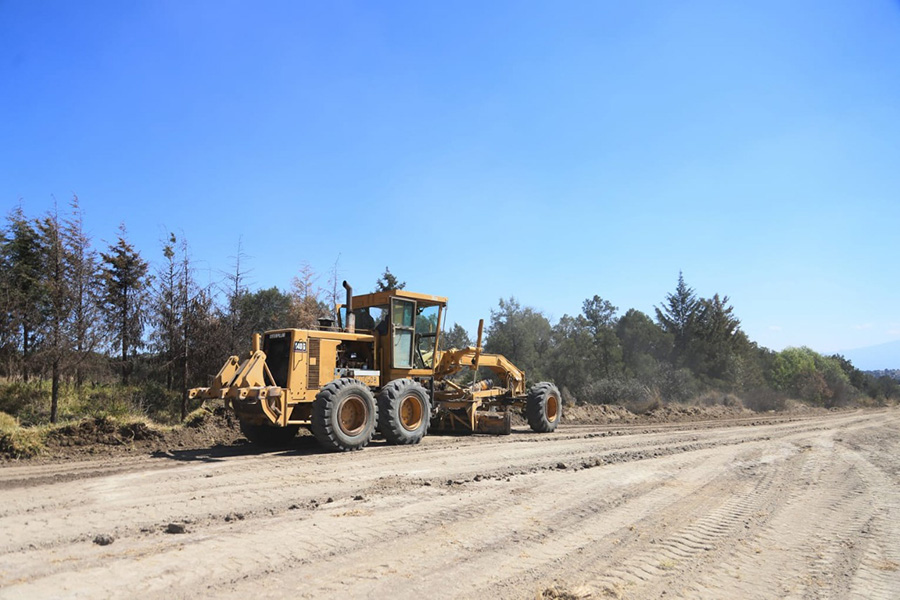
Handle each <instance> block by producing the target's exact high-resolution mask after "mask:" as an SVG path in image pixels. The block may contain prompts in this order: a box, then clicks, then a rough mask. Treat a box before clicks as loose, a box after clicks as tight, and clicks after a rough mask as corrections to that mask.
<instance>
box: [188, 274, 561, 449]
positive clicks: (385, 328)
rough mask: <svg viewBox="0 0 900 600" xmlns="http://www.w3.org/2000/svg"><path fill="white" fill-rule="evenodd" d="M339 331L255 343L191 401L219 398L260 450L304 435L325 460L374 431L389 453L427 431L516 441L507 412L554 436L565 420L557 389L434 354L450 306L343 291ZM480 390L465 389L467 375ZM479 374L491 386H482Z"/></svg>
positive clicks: (484, 363) (477, 359)
mask: <svg viewBox="0 0 900 600" xmlns="http://www.w3.org/2000/svg"><path fill="white" fill-rule="evenodd" d="M344 287H345V288H346V290H347V300H346V303H345V304H339V305H338V306H337V307H336V308H337V316H338V319H337V323H335V322H334V321H331V320H326V319H323V320H320V326H319V328H318V329H278V330H273V331H267V332H265V333H264V334H262V336H260V335H259V334H254V335H253V345H252V349H251V351H250V352H249V353H248V354H246V355H244V356H243V357H237V356H231V357H229V359H228V361H226V363H225V365H224V366H223V367H222V369H221V370H220V371H219V373H218V374H217V375H216V376H215V378H214V379H213V382H212V384H211V385H210V387H206V388H195V389H192V390H190V397H191V398H201V399H216V398H218V399H223V400H224V402H225V404H226V406H230V407H231V408H232V409H233V410H234V413H235V415H236V416H237V418H238V420H239V421H240V425H241V431H242V432H243V433H244V435H245V436H246V437H247V438H248V439H249V440H250V441H251V442H254V443H259V444H265V445H279V444H282V443H285V442H287V441H289V440H290V439H291V438H293V437H294V436H295V435H296V434H297V432H298V431H299V428H300V427H308V428H310V429H311V430H312V432H313V434H314V435H315V437H316V439H317V440H318V441H319V443H320V444H321V445H322V446H323V447H325V448H326V449H329V450H336V451H348V450H359V449H361V448H363V447H365V446H366V445H367V444H368V443H369V441H371V439H372V437H373V435H374V434H375V432H376V430H377V431H379V432H380V433H381V435H383V436H384V438H385V439H386V440H387V441H388V442H389V443H391V444H416V443H418V442H419V441H421V439H422V438H423V437H424V436H425V434H426V433H427V431H428V430H429V428H431V429H432V430H443V431H457V432H465V433H494V434H508V433H510V428H511V421H510V415H511V411H514V410H520V411H524V414H525V416H526V417H527V420H528V423H529V425H530V426H531V429H532V430H534V431H536V432H551V431H553V430H554V429H556V426H557V424H558V423H559V421H560V419H561V417H562V403H561V401H560V394H559V390H557V388H556V386H554V385H553V384H552V383H547V382H543V383H538V384H537V385H535V386H533V387H532V388H531V389H530V390H526V388H525V372H524V371H522V370H521V369H518V368H517V367H516V366H515V365H513V364H512V363H511V362H510V361H509V360H507V359H506V358H505V357H503V356H501V355H498V354H485V353H483V352H482V348H481V338H482V332H483V325H484V323H483V321H482V322H481V323H479V327H478V341H477V343H476V345H475V346H474V347H468V348H462V349H456V348H454V349H451V350H447V351H440V350H439V347H440V346H439V343H440V335H441V328H442V325H443V322H442V319H443V316H444V312H445V309H446V306H447V299H446V298H443V297H440V296H431V295H428V294H417V293H413V292H407V291H405V290H389V291H384V292H375V293H372V294H363V295H359V296H353V290H352V288H351V287H350V285H349V284H348V283H347V282H346V281H345V282H344ZM466 369H471V370H472V371H473V372H474V373H475V378H474V380H473V381H471V382H468V383H466V384H463V383H460V382H458V381H457V380H456V379H455V378H454V376H455V375H457V374H458V373H460V372H461V371H463V370H466ZM479 369H485V370H487V371H488V372H489V373H490V374H491V377H490V378H485V379H483V380H481V381H479V380H478V379H477V376H478V374H479V372H480V371H479Z"/></svg>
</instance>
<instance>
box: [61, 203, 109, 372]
mask: <svg viewBox="0 0 900 600" xmlns="http://www.w3.org/2000/svg"><path fill="white" fill-rule="evenodd" d="M70 206H71V211H72V212H71V215H70V217H69V218H68V219H67V220H66V221H65V222H64V224H63V230H62V237H63V242H64V244H65V248H66V251H65V256H66V260H67V261H68V273H69V280H70V284H71V288H72V323H71V332H70V335H71V337H72V352H73V356H72V361H73V366H74V369H75V387H76V388H80V387H81V384H82V381H83V378H84V366H85V364H86V363H87V362H88V361H89V359H90V358H91V357H92V356H93V355H94V352H95V350H96V349H97V347H98V346H99V345H100V344H101V343H102V341H103V330H102V327H101V326H100V318H99V317H100V309H99V306H100V291H101V290H100V286H101V279H100V265H99V264H98V261H97V253H96V251H94V249H93V248H92V247H91V239H90V237H89V236H88V235H87V233H85V231H84V221H83V216H82V213H81V207H80V205H79V203H78V196H73V197H72V202H71V204H70Z"/></svg>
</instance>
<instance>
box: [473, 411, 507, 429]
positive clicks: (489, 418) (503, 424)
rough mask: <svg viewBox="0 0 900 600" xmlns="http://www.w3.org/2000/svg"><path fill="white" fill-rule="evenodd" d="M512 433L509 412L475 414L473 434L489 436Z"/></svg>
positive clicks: (480, 412)
mask: <svg viewBox="0 0 900 600" xmlns="http://www.w3.org/2000/svg"><path fill="white" fill-rule="evenodd" d="M511 432H512V419H511V418H510V414H509V411H503V412H488V411H482V410H480V411H478V412H476V413H475V433H489V434H491V435H509V434H510V433H511Z"/></svg>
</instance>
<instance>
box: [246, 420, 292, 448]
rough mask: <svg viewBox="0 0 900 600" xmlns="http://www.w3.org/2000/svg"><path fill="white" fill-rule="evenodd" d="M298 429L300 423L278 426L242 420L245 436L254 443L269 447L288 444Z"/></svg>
mask: <svg viewBox="0 0 900 600" xmlns="http://www.w3.org/2000/svg"><path fill="white" fill-rule="evenodd" d="M298 431H300V426H299V425H288V426H287V427H276V426H274V425H251V424H250V423H245V422H244V421H241V433H243V434H244V437H245V438H247V439H248V440H250V442H251V443H252V444H256V445H257V446H265V447H267V448H278V447H279V446H287V445H288V444H289V443H291V440H293V439H294V437H295V436H296V435H297V432H298Z"/></svg>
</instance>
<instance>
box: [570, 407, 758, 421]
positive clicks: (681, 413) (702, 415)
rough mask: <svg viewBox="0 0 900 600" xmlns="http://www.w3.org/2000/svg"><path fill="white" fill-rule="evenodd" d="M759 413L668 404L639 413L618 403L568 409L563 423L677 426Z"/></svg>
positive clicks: (735, 409)
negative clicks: (679, 423)
mask: <svg viewBox="0 0 900 600" xmlns="http://www.w3.org/2000/svg"><path fill="white" fill-rule="evenodd" d="M753 414H756V413H754V412H753V411H751V410H748V409H746V408H743V407H740V406H722V405H713V406H689V405H683V404H668V405H666V406H660V407H657V408H654V409H653V410H650V411H647V412H644V413H641V414H635V413H633V412H631V411H629V410H628V409H627V408H625V407H624V406H619V405H614V404H581V405H577V406H566V407H565V409H564V410H563V422H564V423H575V424H582V425H602V424H606V423H677V422H684V421H705V420H709V419H726V418H735V417H743V416H750V415H753Z"/></svg>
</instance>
